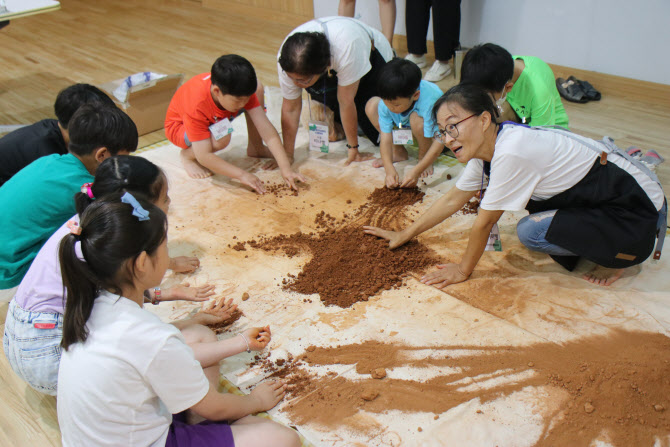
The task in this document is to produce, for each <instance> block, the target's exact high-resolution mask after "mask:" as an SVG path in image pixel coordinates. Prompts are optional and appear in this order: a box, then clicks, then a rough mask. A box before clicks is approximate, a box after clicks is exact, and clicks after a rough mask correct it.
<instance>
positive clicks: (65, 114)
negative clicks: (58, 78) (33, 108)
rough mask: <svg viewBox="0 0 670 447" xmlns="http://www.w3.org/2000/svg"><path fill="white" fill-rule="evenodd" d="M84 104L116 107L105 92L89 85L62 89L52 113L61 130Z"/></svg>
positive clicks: (77, 85)
mask: <svg viewBox="0 0 670 447" xmlns="http://www.w3.org/2000/svg"><path fill="white" fill-rule="evenodd" d="M84 104H101V105H104V106H107V107H116V106H115V105H114V101H112V99H111V98H110V97H109V96H107V94H106V93H105V92H103V91H102V90H100V89H99V88H98V87H95V86H93V85H90V84H74V85H71V86H69V87H66V88H64V89H63V90H61V91H60V92H59V93H58V96H56V103H55V104H54V112H55V113H56V118H58V122H59V123H60V125H61V127H62V128H63V129H67V127H68V125H69V124H70V119H72V115H74V112H76V111H77V109H79V107H81V106H83V105H84Z"/></svg>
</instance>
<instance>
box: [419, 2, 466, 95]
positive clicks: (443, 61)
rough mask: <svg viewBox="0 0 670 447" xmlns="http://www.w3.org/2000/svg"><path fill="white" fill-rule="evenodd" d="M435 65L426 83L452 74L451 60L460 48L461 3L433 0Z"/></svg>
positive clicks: (427, 76)
mask: <svg viewBox="0 0 670 447" xmlns="http://www.w3.org/2000/svg"><path fill="white" fill-rule="evenodd" d="M432 6H433V41H434V42H435V63H434V64H433V66H432V67H430V70H428V72H426V75H425V76H424V79H425V80H426V81H431V82H438V81H441V80H442V79H444V78H446V77H447V76H449V75H450V74H451V66H450V65H449V60H450V59H451V58H452V57H453V56H454V52H455V50H456V48H457V47H458V46H459V36H460V31H461V1H460V0H432Z"/></svg>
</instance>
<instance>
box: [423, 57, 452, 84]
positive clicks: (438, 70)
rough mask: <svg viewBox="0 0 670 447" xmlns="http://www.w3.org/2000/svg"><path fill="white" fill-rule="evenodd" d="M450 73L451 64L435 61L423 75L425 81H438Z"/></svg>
mask: <svg viewBox="0 0 670 447" xmlns="http://www.w3.org/2000/svg"><path fill="white" fill-rule="evenodd" d="M450 74H451V66H450V65H449V64H448V63H446V62H440V61H435V63H434V64H433V66H432V67H430V70H428V71H427V72H426V75H425V76H424V77H423V79H425V80H426V81H430V82H438V81H441V80H442V79H444V78H446V77H447V76H449V75H450Z"/></svg>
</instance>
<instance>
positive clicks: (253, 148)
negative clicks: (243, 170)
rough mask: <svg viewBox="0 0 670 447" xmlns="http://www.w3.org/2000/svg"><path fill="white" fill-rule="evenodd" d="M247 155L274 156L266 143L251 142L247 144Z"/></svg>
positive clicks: (255, 156)
mask: <svg viewBox="0 0 670 447" xmlns="http://www.w3.org/2000/svg"><path fill="white" fill-rule="evenodd" d="M247 157H254V158H274V156H273V155H272V152H270V149H269V148H268V147H267V146H266V145H264V144H260V145H256V144H251V142H249V144H248V145H247Z"/></svg>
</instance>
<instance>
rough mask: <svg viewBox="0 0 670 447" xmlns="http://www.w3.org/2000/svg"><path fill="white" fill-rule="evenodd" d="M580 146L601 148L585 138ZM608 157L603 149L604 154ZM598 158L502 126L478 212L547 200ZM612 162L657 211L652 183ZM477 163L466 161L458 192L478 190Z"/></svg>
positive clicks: (555, 137)
mask: <svg viewBox="0 0 670 447" xmlns="http://www.w3.org/2000/svg"><path fill="white" fill-rule="evenodd" d="M575 136H576V137H577V138H579V139H581V140H582V141H588V142H591V144H596V146H597V147H599V148H602V150H606V148H605V146H604V145H602V144H599V143H596V142H595V141H594V140H590V139H588V138H586V137H582V136H579V135H575ZM606 151H607V152H609V151H608V150H606ZM596 158H598V154H597V153H596V152H595V151H594V150H592V149H590V148H589V147H588V146H586V145H585V144H582V143H580V142H578V141H575V140H573V139H572V138H569V137H567V136H564V135H560V134H558V133H555V132H551V131H545V130H537V129H535V130H534V129H529V128H527V127H523V126H515V125H505V126H503V128H502V130H501V131H500V133H499V134H498V138H497V140H496V146H495V152H494V153H493V159H492V160H491V178H490V179H489V182H488V187H487V190H486V194H485V195H484V200H483V201H482V204H481V207H482V208H483V209H485V210H489V211H500V210H504V211H521V210H524V209H525V208H526V205H527V204H528V201H529V200H531V199H533V200H547V199H549V198H551V197H554V196H555V195H557V194H560V193H562V192H563V191H566V190H568V189H570V188H572V187H573V186H574V185H576V184H577V183H579V181H580V180H582V179H583V178H584V177H585V176H586V174H587V173H588V172H589V170H590V169H591V167H592V166H593V163H595V161H596ZM607 162H608V163H614V164H615V165H617V166H618V167H619V168H621V169H623V170H624V171H626V172H628V173H629V174H630V175H632V176H633V178H635V180H636V181H637V182H638V184H639V185H640V186H641V187H642V189H643V190H644V191H645V192H646V193H647V195H648V196H649V199H650V200H651V201H652V203H653V204H654V206H655V207H656V209H657V210H660V209H661V207H662V206H663V197H664V196H663V190H662V189H661V188H660V187H659V186H658V184H657V183H656V182H654V181H653V180H652V179H650V178H649V177H648V176H647V175H646V174H644V173H643V172H642V171H640V170H639V169H638V168H636V167H635V166H634V165H633V164H632V163H630V162H629V161H628V160H626V159H625V158H623V157H620V156H618V155H610V156H609V157H608V158H607ZM482 171H483V162H482V160H480V159H474V158H473V159H472V160H470V161H469V162H468V164H467V165H466V167H465V169H464V170H463V173H462V174H461V176H460V177H459V179H458V181H457V182H456V187H457V188H458V189H460V190H461V191H476V190H479V189H480V188H481V185H482Z"/></svg>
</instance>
